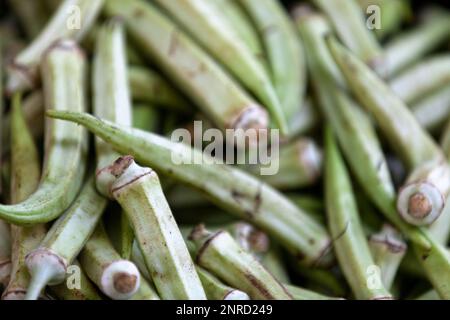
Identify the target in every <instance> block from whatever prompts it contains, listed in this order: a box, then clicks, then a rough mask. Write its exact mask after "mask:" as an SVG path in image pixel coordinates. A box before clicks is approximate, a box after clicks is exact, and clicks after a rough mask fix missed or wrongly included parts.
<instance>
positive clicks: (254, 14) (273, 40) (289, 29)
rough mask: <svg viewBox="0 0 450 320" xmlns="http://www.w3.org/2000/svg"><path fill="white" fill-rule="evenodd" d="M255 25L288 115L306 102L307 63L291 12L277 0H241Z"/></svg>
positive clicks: (287, 116)
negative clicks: (285, 9) (290, 16)
mask: <svg viewBox="0 0 450 320" xmlns="http://www.w3.org/2000/svg"><path fill="white" fill-rule="evenodd" d="M238 2H239V3H240V4H241V5H242V6H243V7H244V9H245V10H246V11H247V13H248V15H249V16H250V18H251V19H252V21H253V23H254V25H255V26H256V28H257V30H258V32H259V35H260V38H261V39H262V42H263V45H264V49H265V51H266V55H267V59H268V65H269V71H270V74H271V76H272V82H273V84H274V86H275V90H276V92H277V94H278V97H279V100H280V102H281V108H282V110H283V113H284V116H285V118H286V119H288V120H289V119H290V118H291V117H292V116H293V115H294V114H295V112H296V111H298V110H300V108H301V107H302V106H303V99H304V95H305V91H306V65H305V56H304V51H303V46H302V43H301V41H300V39H299V38H298V35H297V33H296V32H295V27H294V26H293V24H292V22H291V20H290V18H289V16H288V14H287V13H286V12H285V11H284V8H283V7H282V6H281V4H280V3H278V1H275V0H259V1H252V0H238Z"/></svg>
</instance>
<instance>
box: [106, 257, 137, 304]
mask: <svg viewBox="0 0 450 320" xmlns="http://www.w3.org/2000/svg"><path fill="white" fill-rule="evenodd" d="M140 282H141V277H140V274H139V271H138V269H137V267H136V266H135V265H134V263H132V262H130V261H128V260H117V261H114V262H112V263H111V264H110V265H109V266H108V267H106V269H105V270H104V271H103V274H102V277H101V287H102V289H103V292H104V293H105V294H106V295H108V296H109V297H110V298H112V299H115V300H127V299H129V298H131V297H132V296H133V295H134V294H135V293H136V292H137V290H138V289H139V286H140Z"/></svg>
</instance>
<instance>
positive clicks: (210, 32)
mask: <svg viewBox="0 0 450 320" xmlns="http://www.w3.org/2000/svg"><path fill="white" fill-rule="evenodd" d="M155 2H156V3H158V4H159V6H160V7H162V8H164V9H165V10H166V11H167V12H168V13H169V14H170V15H171V16H172V17H174V18H175V20H177V21H178V22H179V23H180V24H181V25H182V26H183V27H184V28H186V29H187V31H188V32H189V33H190V34H191V35H192V36H193V37H194V38H195V39H196V40H197V41H198V42H199V43H200V44H201V45H202V46H203V47H204V48H205V49H206V50H207V51H208V52H209V53H210V54H211V55H212V56H214V57H215V58H216V59H217V61H219V62H220V63H221V64H222V65H223V66H224V67H225V68H226V69H228V70H229V72H230V73H232V74H233V75H234V76H235V78H236V79H237V80H239V81H240V83H242V84H243V86H244V87H246V88H248V90H249V91H251V92H252V93H253V95H254V96H256V97H257V98H258V100H259V101H260V102H261V103H262V104H263V105H264V106H265V107H266V108H267V109H268V110H269V111H270V114H271V116H272V119H273V120H274V123H275V126H276V127H277V128H280V129H281V132H283V133H285V134H286V133H287V130H288V128H287V119H288V117H289V116H290V113H288V112H283V109H282V106H281V104H280V99H281V98H283V99H284V96H283V95H280V96H277V93H276V91H275V88H274V87H273V85H272V82H271V79H270V77H269V74H268V73H267V71H266V70H265V69H264V67H263V65H261V63H260V62H259V61H258V60H257V58H256V57H254V56H253V54H252V52H251V51H250V50H249V49H248V48H247V46H246V45H245V43H244V42H243V41H242V40H241V38H240V37H239V36H238V35H236V34H235V32H233V29H232V28H231V26H230V25H229V23H227V21H226V19H225V17H224V16H223V15H222V12H221V10H220V9H219V8H217V7H215V6H214V5H213V4H212V3H210V2H209V1H203V0H185V1H165V0H156V1H155ZM263 3H264V1H259V5H261V4H263ZM270 13H271V15H272V16H273V15H274V14H278V12H277V11H274V10H272V11H271V12H270ZM292 33H293V32H292ZM294 57H295V58H296V59H297V60H298V59H300V57H296V56H293V57H291V58H294ZM289 63H290V64H291V69H294V68H293V67H292V63H294V60H292V59H290V60H289ZM289 71H290V69H285V70H284V73H286V72H289ZM298 72H299V71H298ZM296 80H297V82H295V84H292V87H294V86H298V87H299V88H300V87H301V85H302V83H300V82H298V80H300V79H296ZM301 80H302V81H303V82H304V79H301ZM299 96H300V94H299ZM279 97H280V99H279ZM297 100H298V98H297ZM300 105H301V104H300V102H299V101H296V104H295V105H294V107H300Z"/></svg>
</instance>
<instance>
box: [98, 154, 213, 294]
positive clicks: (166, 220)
mask: <svg viewBox="0 0 450 320" xmlns="http://www.w3.org/2000/svg"><path fill="white" fill-rule="evenodd" d="M97 180H98V182H97V183H98V184H103V185H104V187H103V188H105V190H106V189H107V190H109V191H110V194H111V196H112V197H113V198H114V199H115V200H117V202H119V204H120V205H121V206H122V208H123V209H124V211H125V212H126V214H127V217H128V219H129V221H130V224H131V226H132V228H133V231H134V234H135V236H136V239H137V241H138V244H139V247H140V248H141V251H142V254H143V256H144V259H145V264H146V266H147V268H148V270H149V272H150V276H151V277H152V280H153V282H154V283H155V286H156V288H157V290H158V293H159V294H160V296H161V297H162V298H163V299H167V300H170V299H205V298H206V296H205V293H204V291H203V288H202V285H201V282H200V280H199V278H198V275H197V273H196V272H195V267H194V263H193V262H192V260H191V257H190V255H189V251H188V249H187V247H186V244H185V243H184V240H183V237H182V235H181V233H180V231H179V229H178V226H177V224H176V222H175V220H174V218H173V216H172V212H171V210H170V208H169V206H168V204H167V201H166V199H165V197H164V194H163V192H162V189H161V185H160V182H159V179H158V176H157V175H156V173H155V172H154V171H152V170H151V169H149V168H143V167H140V166H138V165H137V164H136V163H135V162H134V160H133V158H132V157H130V156H125V157H122V158H119V159H117V160H116V161H115V162H114V163H113V164H112V165H110V166H108V167H106V168H104V169H102V171H101V172H99V174H98V176H97Z"/></svg>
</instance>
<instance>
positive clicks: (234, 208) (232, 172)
mask: <svg viewBox="0 0 450 320" xmlns="http://www.w3.org/2000/svg"><path fill="white" fill-rule="evenodd" d="M48 115H49V116H51V117H55V118H60V119H65V120H69V121H74V122H77V123H80V124H83V125H84V126H86V127H87V128H89V130H90V131H92V132H93V133H95V134H96V135H98V136H99V137H100V138H102V139H104V140H105V141H106V142H108V143H110V144H112V145H113V146H114V148H115V149H116V150H118V151H120V152H121V153H123V154H130V155H132V156H134V157H135V158H136V161H138V162H139V163H141V164H143V165H147V166H149V167H152V168H154V170H157V171H158V172H159V173H161V174H165V175H167V176H169V177H172V178H174V179H175V180H177V181H179V182H182V183H184V184H186V185H188V186H192V187H193V188H195V189H197V190H199V191H201V192H203V193H205V194H206V195H207V197H208V198H209V199H210V200H212V201H213V202H214V203H215V204H217V205H218V206H219V207H222V208H223V209H225V210H226V211H227V212H229V213H230V214H233V215H235V216H237V217H239V218H241V219H244V220H247V221H250V222H251V223H253V224H255V225H256V226H257V227H259V228H260V229H261V230H263V231H265V232H267V233H268V234H269V236H273V237H274V238H276V239H277V240H278V241H279V242H280V244H282V245H283V246H284V247H285V248H287V249H289V250H290V252H291V253H292V254H293V255H294V256H295V257H296V258H297V260H298V262H301V263H303V264H309V265H318V266H323V265H327V264H328V263H329V262H330V258H331V256H330V255H329V251H328V249H329V244H330V238H329V236H328V234H327V232H326V230H325V228H324V227H323V226H322V225H320V224H318V223H317V222H315V221H314V220H313V219H312V218H310V217H309V216H308V215H307V214H306V213H305V212H303V211H302V210H301V209H300V208H298V207H297V206H296V205H295V204H294V203H292V202H291V201H289V200H288V199H287V198H286V197H284V196H283V195H281V194H280V193H279V192H277V191H276V190H274V189H273V188H271V187H270V186H268V185H266V184H264V183H261V182H260V181H259V180H257V179H255V178H254V177H252V176H251V175H249V174H247V173H245V172H243V171H241V170H239V169H235V168H232V167H230V166H227V165H225V164H221V163H214V161H213V159H211V158H208V157H205V158H204V159H205V160H206V161H205V162H204V163H203V164H202V165H195V164H192V161H191V159H193V158H192V157H194V158H195V159H199V158H200V157H202V156H203V154H202V153H201V152H200V151H198V150H196V149H194V148H191V147H190V146H187V145H186V144H184V143H174V142H171V141H170V140H168V139H166V138H164V137H161V136H158V135H156V134H152V133H149V132H144V131H141V130H138V129H132V128H126V127H120V128H119V127H118V126H117V125H113V124H112V123H110V122H107V121H102V120H100V119H97V118H95V117H93V116H91V115H89V114H81V113H70V112H57V111H49V112H48Z"/></svg>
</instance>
